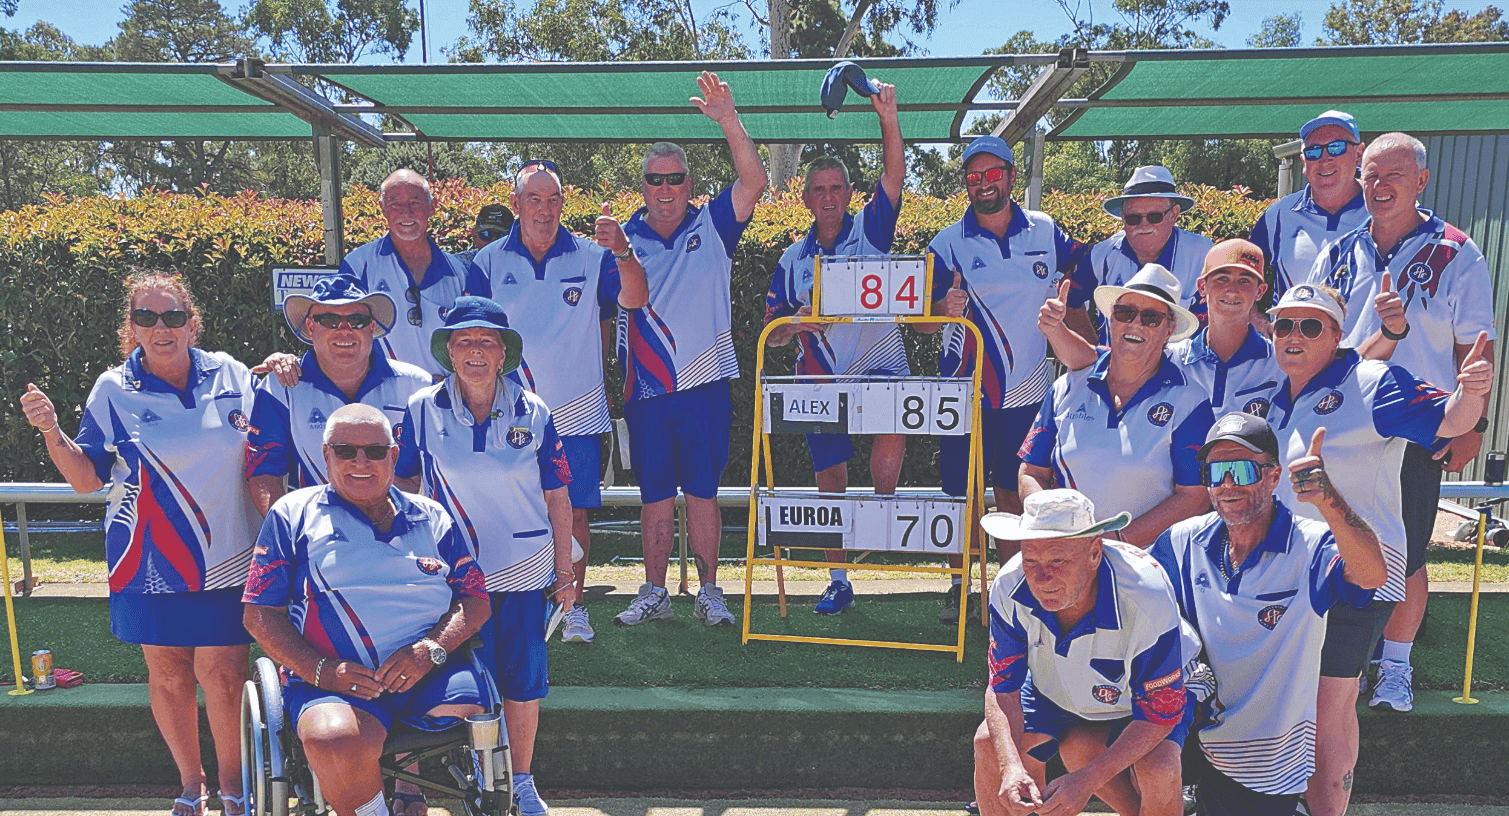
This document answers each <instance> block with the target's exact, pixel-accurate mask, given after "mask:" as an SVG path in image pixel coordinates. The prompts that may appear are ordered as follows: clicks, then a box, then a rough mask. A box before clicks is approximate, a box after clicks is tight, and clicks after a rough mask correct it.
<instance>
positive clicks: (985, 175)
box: [964, 167, 1006, 187]
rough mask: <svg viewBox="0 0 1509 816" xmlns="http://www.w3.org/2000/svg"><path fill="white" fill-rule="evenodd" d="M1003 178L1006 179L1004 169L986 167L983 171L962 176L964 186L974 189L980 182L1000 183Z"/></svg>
mask: <svg viewBox="0 0 1509 816" xmlns="http://www.w3.org/2000/svg"><path fill="white" fill-rule="evenodd" d="M1003 178H1006V168H1004V167H988V168H986V169H985V170H976V171H974V172H973V173H965V174H964V186H966V187H974V186H975V185H977V184H979V183H980V182H981V181H982V180H983V181H989V182H997V181H1000V180H1001V179H1003Z"/></svg>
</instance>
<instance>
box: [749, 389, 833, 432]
mask: <svg viewBox="0 0 1509 816" xmlns="http://www.w3.org/2000/svg"><path fill="white" fill-rule="evenodd" d="M853 388H854V386H852V385H849V384H847V383H769V384H768V385H767V386H766V396H765V399H766V410H765V417H764V422H763V424H764V429H763V430H764V432H765V433H834V434H841V433H849V432H850V422H851V420H850V416H851V408H850V406H851V405H852V404H853V401H854V400H853V397H852V395H851V391H852V390H853Z"/></svg>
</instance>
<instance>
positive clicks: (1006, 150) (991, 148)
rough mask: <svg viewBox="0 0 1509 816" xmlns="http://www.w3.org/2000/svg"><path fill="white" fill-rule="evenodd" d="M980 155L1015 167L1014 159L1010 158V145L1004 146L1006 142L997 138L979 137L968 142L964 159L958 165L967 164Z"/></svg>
mask: <svg viewBox="0 0 1509 816" xmlns="http://www.w3.org/2000/svg"><path fill="white" fill-rule="evenodd" d="M981 153H989V154H990V155H992V156H995V157H997V158H999V159H1002V160H1004V161H1005V162H1006V163H1007V164H1009V165H1011V166H1013V167H1015V166H1016V159H1013V158H1012V157H1011V145H1008V144H1006V140H1004V139H1002V138H1001V137H999V136H981V137H980V138H978V139H975V140H974V141H972V142H970V143H969V147H966V148H964V158H962V159H960V160H959V164H960V165H965V164H969V160H970V159H972V158H974V157H975V156H978V155H980V154H981Z"/></svg>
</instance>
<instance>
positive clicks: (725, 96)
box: [687, 71, 739, 125]
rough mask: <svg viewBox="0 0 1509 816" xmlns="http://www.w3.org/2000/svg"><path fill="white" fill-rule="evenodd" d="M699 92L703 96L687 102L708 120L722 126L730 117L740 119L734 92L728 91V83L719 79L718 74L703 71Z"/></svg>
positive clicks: (698, 79) (698, 85) (699, 82)
mask: <svg viewBox="0 0 1509 816" xmlns="http://www.w3.org/2000/svg"><path fill="white" fill-rule="evenodd" d="M697 90H699V91H701V92H702V96H700V97H698V96H694V97H691V98H690V99H688V100H687V101H688V102H691V103H692V104H693V105H696V106H697V110H700V111H702V113H703V115H704V116H706V117H707V118H709V119H711V120H713V121H714V122H717V123H718V124H720V125H721V124H723V123H724V122H726V121H728V119H729V118H730V117H734V118H736V117H738V115H739V111H738V109H737V108H735V107H734V95H733V92H732V91H730V90H729V89H728V83H727V82H723V81H721V80H719V79H718V75H717V74H715V73H713V72H712V71H703V72H702V76H699V77H697Z"/></svg>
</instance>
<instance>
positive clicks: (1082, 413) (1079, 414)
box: [1064, 402, 1095, 420]
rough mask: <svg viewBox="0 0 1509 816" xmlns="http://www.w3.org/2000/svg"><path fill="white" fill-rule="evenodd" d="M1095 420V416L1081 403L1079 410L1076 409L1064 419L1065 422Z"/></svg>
mask: <svg viewBox="0 0 1509 816" xmlns="http://www.w3.org/2000/svg"><path fill="white" fill-rule="evenodd" d="M1094 418H1095V415H1094V414H1092V413H1090V411H1089V410H1088V409H1087V408H1086V406H1085V404H1084V403H1083V402H1081V403H1080V404H1079V407H1078V408H1075V409H1074V410H1073V411H1070V412H1069V413H1068V415H1066V416H1065V417H1064V419H1065V420H1070V419H1079V420H1092V419H1094Z"/></svg>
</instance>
